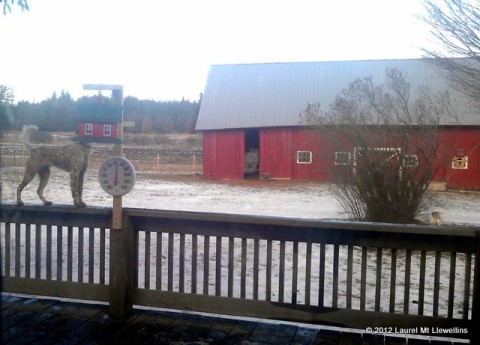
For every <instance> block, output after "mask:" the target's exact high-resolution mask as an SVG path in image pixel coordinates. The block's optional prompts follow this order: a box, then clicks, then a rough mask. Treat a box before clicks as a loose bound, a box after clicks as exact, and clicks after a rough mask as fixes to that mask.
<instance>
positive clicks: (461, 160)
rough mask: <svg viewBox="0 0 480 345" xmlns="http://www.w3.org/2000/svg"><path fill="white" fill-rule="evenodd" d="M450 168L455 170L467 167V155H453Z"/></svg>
mask: <svg viewBox="0 0 480 345" xmlns="http://www.w3.org/2000/svg"><path fill="white" fill-rule="evenodd" d="M452 169H455V170H465V169H468V156H463V157H454V159H452Z"/></svg>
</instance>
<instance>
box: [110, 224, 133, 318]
mask: <svg viewBox="0 0 480 345" xmlns="http://www.w3.org/2000/svg"><path fill="white" fill-rule="evenodd" d="M122 223H123V226H122V229H113V228H112V229H111V231H110V301H109V302H110V308H109V313H110V315H111V316H113V317H118V318H123V317H126V316H127V315H128V314H130V313H131V311H132V306H133V302H132V286H133V284H132V281H133V227H132V225H131V223H130V221H129V218H128V217H126V216H124V217H123V221H122Z"/></svg>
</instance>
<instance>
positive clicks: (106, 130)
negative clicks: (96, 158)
mask: <svg viewBox="0 0 480 345" xmlns="http://www.w3.org/2000/svg"><path fill="white" fill-rule="evenodd" d="M103 135H104V136H105V137H109V136H111V135H112V125H103Z"/></svg>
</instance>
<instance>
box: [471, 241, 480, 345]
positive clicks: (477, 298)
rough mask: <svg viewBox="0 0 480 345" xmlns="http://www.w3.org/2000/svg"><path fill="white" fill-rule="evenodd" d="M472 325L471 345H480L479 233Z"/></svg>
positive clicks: (474, 275)
mask: <svg viewBox="0 0 480 345" xmlns="http://www.w3.org/2000/svg"><path fill="white" fill-rule="evenodd" d="M473 277H474V279H473V301H472V323H471V325H472V326H471V329H470V344H480V330H479V328H478V324H479V322H480V232H477V252H476V253H475V270H474V273H473Z"/></svg>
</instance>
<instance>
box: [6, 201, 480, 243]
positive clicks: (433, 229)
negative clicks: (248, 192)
mask: <svg viewBox="0 0 480 345" xmlns="http://www.w3.org/2000/svg"><path fill="white" fill-rule="evenodd" d="M111 214H112V209H111V208H110V207H88V208H80V209H79V208H75V207H73V206H68V205H58V206H48V207H45V206H39V205H26V206H17V205H15V204H1V205H0V220H1V221H3V222H15V221H16V219H18V217H19V216H20V215H22V217H27V218H31V219H35V221H33V222H32V223H40V224H52V225H57V224H58V225H74V226H75V225H76V226H96V227H108V226H109V224H110V223H109V222H110V217H111ZM123 214H124V215H125V216H128V217H130V218H132V219H134V220H135V219H137V220H139V219H145V220H147V221H148V222H150V221H151V222H155V223H156V222H158V221H159V220H161V219H163V220H165V219H170V220H172V221H179V222H181V221H184V222H198V223H209V224H213V225H221V224H222V223H228V224H238V225H242V224H244V225H247V224H248V225H254V226H262V225H263V226H274V227H282V228H287V229H288V228H309V229H317V230H322V229H324V230H337V229H338V230H344V231H349V230H352V231H360V232H361V231H368V232H383V233H385V232H387V233H399V234H402V233H405V234H410V235H412V234H418V235H435V236H455V237H469V238H477V237H478V236H479V234H480V226H433V225H420V224H390V223H371V222H352V221H345V220H318V219H304V218H283V217H273V216H253V215H240V214H225V213H207V212H189V211H173V210H153V209H138V208H125V209H124V210H123Z"/></svg>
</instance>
